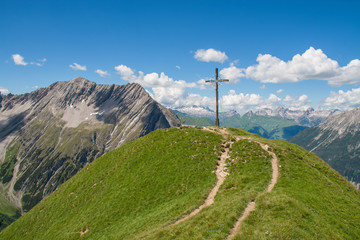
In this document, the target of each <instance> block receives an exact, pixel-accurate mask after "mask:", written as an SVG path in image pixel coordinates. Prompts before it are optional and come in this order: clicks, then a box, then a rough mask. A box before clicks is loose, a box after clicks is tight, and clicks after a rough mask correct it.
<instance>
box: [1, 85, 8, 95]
mask: <svg viewBox="0 0 360 240" xmlns="http://www.w3.org/2000/svg"><path fill="white" fill-rule="evenodd" d="M0 93H1V94H4V95H7V94H9V93H10V91H9V90H8V89H6V88H4V87H1V86H0Z"/></svg>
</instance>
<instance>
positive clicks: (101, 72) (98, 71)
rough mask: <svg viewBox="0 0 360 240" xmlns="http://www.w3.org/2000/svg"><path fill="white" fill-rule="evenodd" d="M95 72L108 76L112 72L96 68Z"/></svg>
mask: <svg viewBox="0 0 360 240" xmlns="http://www.w3.org/2000/svg"><path fill="white" fill-rule="evenodd" d="M95 72H96V73H97V74H99V75H100V77H108V76H110V73H108V72H107V71H103V70H101V69H96V70H95Z"/></svg>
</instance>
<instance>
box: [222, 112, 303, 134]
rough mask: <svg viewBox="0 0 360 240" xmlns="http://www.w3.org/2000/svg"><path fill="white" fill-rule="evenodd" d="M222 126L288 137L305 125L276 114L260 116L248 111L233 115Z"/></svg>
mask: <svg viewBox="0 0 360 240" xmlns="http://www.w3.org/2000/svg"><path fill="white" fill-rule="evenodd" d="M221 125H222V126H225V127H235V128H243V129H246V130H247V131H249V132H251V133H257V134H259V135H260V136H262V137H264V138H270V139H281V140H284V139H288V138H290V137H292V136H294V135H296V134H297V133H299V132H300V131H302V130H304V129H305V128H306V127H304V126H301V125H299V124H297V123H296V122H294V121H289V120H285V119H282V118H280V117H277V116H267V115H265V116H262V115H257V114H254V113H253V112H251V111H250V112H248V113H246V114H244V115H243V116H240V115H238V114H237V115H234V116H232V117H229V118H226V119H224V120H223V121H222V122H221Z"/></svg>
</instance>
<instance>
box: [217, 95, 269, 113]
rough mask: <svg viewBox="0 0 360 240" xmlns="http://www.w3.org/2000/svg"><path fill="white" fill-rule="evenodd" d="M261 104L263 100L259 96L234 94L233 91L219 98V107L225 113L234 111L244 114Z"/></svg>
mask: <svg viewBox="0 0 360 240" xmlns="http://www.w3.org/2000/svg"><path fill="white" fill-rule="evenodd" d="M262 103H263V99H262V97H261V96H260V95H259V94H244V93H240V94H236V92H235V90H230V91H229V93H228V94H227V95H224V96H222V98H221V107H222V108H223V110H225V111H229V110H233V109H236V110H237V111H238V112H244V111H247V110H248V109H252V108H255V107H256V106H258V105H260V104H262Z"/></svg>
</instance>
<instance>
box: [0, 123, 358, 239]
mask: <svg viewBox="0 0 360 240" xmlns="http://www.w3.org/2000/svg"><path fill="white" fill-rule="evenodd" d="M229 131H230V132H231V135H229V136H225V137H223V136H221V135H218V134H215V133H211V132H208V131H204V130H201V129H196V128H183V129H175V128H172V129H166V130H158V131H155V132H152V133H150V134H149V135H147V136H145V137H142V138H140V139H137V140H135V141H133V142H131V143H129V144H126V145H125V146H123V147H121V148H119V149H117V150H115V151H112V152H110V153H108V154H106V155H104V156H102V157H100V158H99V159H97V160H95V161H94V162H92V163H91V164H89V165H88V166H86V167H85V168H84V169H83V170H81V171H80V172H79V173H78V174H76V175H75V176H74V177H73V178H71V179H70V180H69V181H67V182H66V183H64V184H63V185H61V186H60V187H59V188H58V189H57V190H56V191H55V192H54V193H52V194H51V195H50V196H49V197H47V198H46V199H44V200H43V201H42V202H41V203H39V204H38V205H36V206H35V207H34V208H33V209H32V210H30V211H29V212H28V213H27V214H25V215H24V216H22V217H21V218H20V219H18V220H17V221H15V222H14V223H13V224H11V225H10V226H9V227H7V228H6V229H4V230H3V231H2V232H1V233H0V239H226V237H227V236H228V235H229V233H230V230H231V229H232V227H233V225H234V223H235V222H236V220H237V219H238V218H239V217H240V216H241V215H242V213H243V211H244V209H245V207H246V206H247V204H248V203H249V202H250V201H252V200H254V199H255V200H256V209H255V211H253V212H252V213H251V214H250V216H249V217H248V218H247V219H246V220H245V221H244V222H243V223H242V225H241V231H240V232H239V233H238V234H237V235H235V237H234V239H359V238H360V194H359V192H358V191H357V190H356V189H355V188H354V187H353V186H352V185H351V184H350V183H348V182H347V181H346V180H345V179H344V178H343V177H342V176H340V175H339V174H338V173H337V172H336V171H334V170H332V169H331V168H330V167H329V166H328V165H327V164H326V163H324V162H323V161H322V160H321V159H319V158H318V157H316V156H315V155H314V154H311V153H308V152H307V151H305V150H304V149H302V148H300V147H298V146H296V145H294V144H290V143H287V142H285V141H279V140H269V139H263V138H261V137H259V136H258V135H254V134H249V133H248V132H246V131H244V130H241V129H235V128H230V129H229ZM235 136H242V137H245V138H250V140H249V139H242V140H239V141H235ZM228 142H233V144H232V146H231V153H230V157H229V158H228V166H227V167H228V172H229V175H228V176H227V177H226V179H225V181H224V183H223V184H222V185H221V187H220V189H219V191H218V193H217V195H216V197H215V202H214V204H212V205H211V206H209V207H206V208H204V209H203V210H202V211H200V213H198V214H197V215H195V216H194V217H192V218H190V219H188V220H186V221H183V222H181V223H179V224H177V225H172V224H173V223H174V222H176V220H178V219H180V218H181V217H182V216H185V215H187V214H188V213H190V212H192V211H193V210H194V209H196V208H197V207H199V206H200V205H201V204H202V203H203V202H204V200H205V198H206V197H207V195H208V194H209V192H210V190H211V189H212V187H213V186H214V185H215V183H216V177H215V174H214V173H213V171H214V170H215V169H216V164H217V159H218V158H219V156H220V155H221V153H222V152H223V151H224V145H228V144H227V143H228ZM257 142H262V143H264V144H267V145H268V146H269V148H270V150H271V151H272V152H274V153H275V154H276V155H277V157H278V160H279V171H280V172H279V179H278V183H277V184H276V185H275V188H274V189H273V191H272V192H270V193H264V191H265V189H266V188H267V186H268V184H269V182H270V179H271V175H272V168H271V163H270V160H271V156H270V155H269V154H268V153H267V152H266V151H265V150H263V149H262V148H261V147H260V145H259V144H258V143H257Z"/></svg>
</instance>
